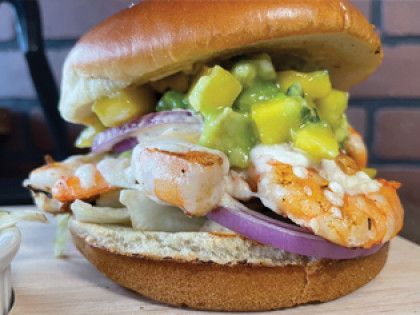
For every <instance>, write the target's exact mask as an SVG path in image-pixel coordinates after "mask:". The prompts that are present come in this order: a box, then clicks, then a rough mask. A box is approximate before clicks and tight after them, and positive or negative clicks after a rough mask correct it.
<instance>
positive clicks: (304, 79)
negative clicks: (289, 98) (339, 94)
mask: <svg viewBox="0 0 420 315" xmlns="http://www.w3.org/2000/svg"><path fill="white" fill-rule="evenodd" d="M277 78H278V82H279V84H280V89H281V90H282V91H283V92H284V93H286V92H287V90H288V89H289V88H290V87H291V86H292V85H293V84H294V83H300V85H301V86H302V88H303V92H304V94H305V96H306V97H308V98H312V99H317V98H322V97H325V96H327V95H328V94H329V93H330V92H331V81H330V76H329V74H328V71H314V72H308V73H304V72H298V71H292V70H289V71H281V72H279V73H278V77H277Z"/></svg>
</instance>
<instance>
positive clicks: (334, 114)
mask: <svg viewBox="0 0 420 315" xmlns="http://www.w3.org/2000/svg"><path fill="white" fill-rule="evenodd" d="M348 100H349V93H347V92H342V91H338V90H331V93H330V94H328V95H327V96H326V97H323V98H320V99H318V100H317V101H316V103H317V107H318V114H319V116H320V118H321V119H322V120H324V121H326V122H327V123H329V124H330V125H331V126H332V127H333V128H336V127H338V126H339V125H340V123H341V118H342V116H343V114H344V112H345V111H346V109H347V103H348Z"/></svg>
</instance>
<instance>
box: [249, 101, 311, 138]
mask: <svg viewBox="0 0 420 315" xmlns="http://www.w3.org/2000/svg"><path fill="white" fill-rule="evenodd" d="M302 109H303V105H302V103H301V102H299V101H298V99H297V98H294V97H286V96H283V97H278V98H275V99H272V100H269V101H265V102H260V103H256V104H254V105H252V109H251V117H252V120H253V121H254V123H255V125H256V128H257V131H258V136H259V138H260V140H261V142H262V143H264V144H275V143H282V142H285V141H287V140H289V139H290V132H291V130H292V129H295V128H299V125H300V123H301V118H302Z"/></svg>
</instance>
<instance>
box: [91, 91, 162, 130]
mask: <svg viewBox="0 0 420 315" xmlns="http://www.w3.org/2000/svg"><path fill="white" fill-rule="evenodd" d="M154 105H155V97H154V95H153V91H152V90H151V89H150V88H149V87H146V86H141V87H134V86H131V87H128V88H126V89H124V90H121V91H119V92H118V93H116V94H115V95H114V96H112V97H103V98H101V99H99V100H97V101H96V102H95V103H94V104H93V106H92V111H93V112H94V113H95V114H96V115H97V116H98V118H99V120H100V121H101V123H102V124H103V125H104V126H105V127H117V126H119V125H121V124H123V123H125V122H127V121H130V120H132V119H134V118H136V117H138V116H141V115H144V114H147V113H149V112H151V111H152V110H153V109H154Z"/></svg>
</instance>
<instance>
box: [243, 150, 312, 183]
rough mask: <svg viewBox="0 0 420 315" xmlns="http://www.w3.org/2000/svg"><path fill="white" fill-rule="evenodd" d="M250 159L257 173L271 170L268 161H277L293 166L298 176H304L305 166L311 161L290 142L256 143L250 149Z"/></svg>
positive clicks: (305, 174) (309, 164) (308, 165)
mask: <svg viewBox="0 0 420 315" xmlns="http://www.w3.org/2000/svg"><path fill="white" fill-rule="evenodd" d="M251 160H252V162H253V164H254V165H255V167H256V169H257V172H258V173H265V172H270V171H271V166H270V164H269V162H270V161H278V162H281V163H284V164H289V165H291V166H292V167H293V169H294V170H293V172H296V173H297V175H296V176H298V177H306V176H307V173H306V168H308V167H310V166H311V161H310V160H309V159H308V157H307V156H306V155H305V153H303V152H302V151H299V150H297V149H294V148H293V147H292V146H291V145H290V144H286V143H284V144H274V145H263V144H260V145H257V146H256V147H254V148H253V149H252V150H251Z"/></svg>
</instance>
